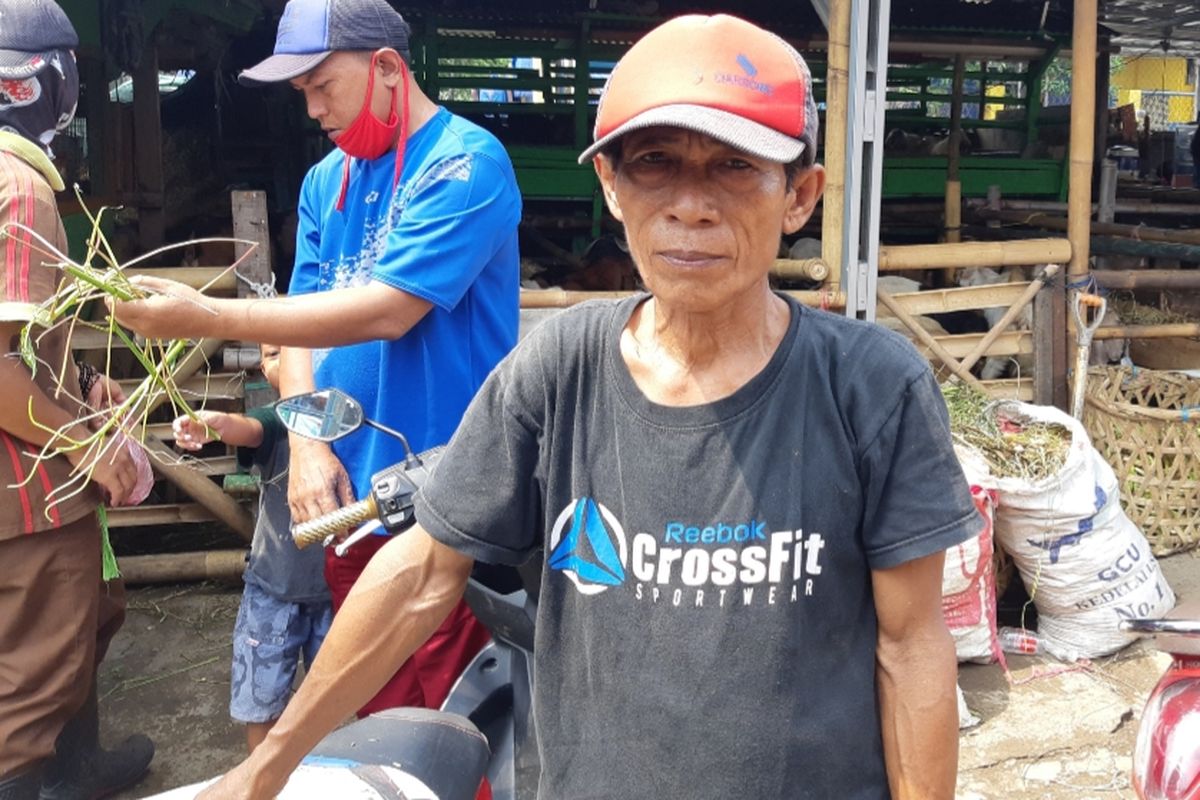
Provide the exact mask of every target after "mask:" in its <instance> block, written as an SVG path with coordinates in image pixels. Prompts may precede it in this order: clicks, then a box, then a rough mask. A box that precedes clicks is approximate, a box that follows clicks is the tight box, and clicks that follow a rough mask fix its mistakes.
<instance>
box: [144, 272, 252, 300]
mask: <svg viewBox="0 0 1200 800" xmlns="http://www.w3.org/2000/svg"><path fill="white" fill-rule="evenodd" d="M125 274H126V275H129V276H130V277H132V276H134V275H150V276H152V277H156V278H169V279H170V280H173V281H178V282H179V283H182V284H184V285H185V286H190V287H192V288H193V289H200V288H202V287H207V288H205V294H218V293H229V294H233V293H235V292H236V291H237V288H238V282H237V275H235V274H234V272H233V270H231V269H230V268H229V267H143V268H141V269H139V268H137V267H134V268H133V269H130V270H128V271H127V272H126V273H125Z"/></svg>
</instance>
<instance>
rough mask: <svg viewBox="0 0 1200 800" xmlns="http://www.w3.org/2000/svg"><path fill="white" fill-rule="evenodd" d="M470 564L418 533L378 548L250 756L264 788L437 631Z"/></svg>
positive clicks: (416, 530) (458, 595) (459, 593)
mask: <svg viewBox="0 0 1200 800" xmlns="http://www.w3.org/2000/svg"><path fill="white" fill-rule="evenodd" d="M471 563H472V562H471V560H470V559H468V558H466V557H465V556H461V555H459V554H457V553H455V552H453V551H451V550H449V549H448V548H446V547H444V546H443V545H440V544H438V543H436V542H435V541H434V540H433V539H431V538H430V537H429V536H428V535H427V534H426V533H425V532H424V531H422V530H421V529H420V528H413V529H412V530H410V531H408V532H407V533H405V534H404V535H403V536H400V537H398V538H397V539H395V540H393V541H392V542H389V543H388V544H387V546H385V547H384V548H383V549H382V550H380V551H379V554H378V555H377V556H376V557H375V558H373V559H372V560H371V563H370V564H368V565H367V568H366V570H365V571H364V572H363V574H362V575H361V576H360V577H359V579H358V581H357V582H356V583H355V584H354V588H353V590H352V591H351V592H350V596H349V597H348V598H347V600H346V603H345V605H343V606H342V608H341V609H340V610H339V611H338V614H337V616H336V617H335V618H334V622H333V627H332V628H331V629H330V632H329V635H328V636H327V637H326V639H325V642H324V644H322V645H321V649H320V652H319V654H318V655H317V658H316V660H315V662H314V663H313V666H312V669H311V670H310V671H309V673H308V674H307V675H306V676H305V679H304V682H303V683H302V684H301V686H300V691H299V692H297V694H296V696H295V697H294V698H292V700H291V701H290V702H289V703H288V706H287V709H286V710H285V711H284V713H283V716H282V717H280V719H279V722H278V723H277V724H276V725H275V727H274V728H273V729H272V731H271V733H270V735H269V736H268V737H267V739H266V741H265V742H264V743H263V744H262V745H260V746H259V747H258V748H257V749H255V751H254V753H253V755H252V756H251V758H250V762H251V763H252V764H254V765H255V766H257V767H258V768H259V769H261V770H262V775H263V777H264V783H263V784H262V785H263V786H264V787H268V788H270V789H272V790H273V789H274V787H275V786H277V785H279V783H280V782H281V781H282V780H283V778H284V776H286V775H287V774H289V773H290V772H291V771H292V769H294V768H295V766H296V765H297V764H298V763H299V762H300V760H301V759H302V758H303V757H304V756H305V755H306V754H307V753H308V751H309V750H311V749H312V748H313V746H315V745H316V744H317V742H319V741H320V739H321V738H322V737H323V736H325V734H327V733H329V732H330V731H331V730H333V729H334V728H335V727H336V726H338V725H339V724H341V723H342V722H343V721H344V720H345V719H346V717H348V716H349V715H350V714H352V713H354V712H355V711H357V710H358V709H359V708H361V707H362V706H363V705H365V704H366V702H367V701H368V700H370V699H371V698H372V697H373V696H374V695H375V693H376V692H378V690H379V689H380V688H381V687H382V686H383V685H384V684H385V683H386V682H387V681H388V679H389V678H391V677H392V675H393V674H394V673H395V672H396V670H397V669H398V668H399V667H400V665H401V664H403V663H404V661H405V660H407V659H408V657H409V656H410V655H411V654H412V653H413V651H415V650H416V649H417V647H419V646H420V645H421V644H422V643H423V642H425V641H426V640H427V639H428V638H429V636H430V635H432V634H433V632H434V631H435V630H436V629H437V626H438V625H440V624H441V623H442V621H443V620H444V619H445V618H446V616H447V615H448V614H449V613H450V611H451V609H453V607H454V605H455V603H457V602H458V600H459V599H460V598H461V597H462V593H463V589H464V588H465V586H466V582H467V577H468V575H469V574H470V569H471Z"/></svg>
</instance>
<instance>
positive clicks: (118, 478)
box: [65, 436, 138, 507]
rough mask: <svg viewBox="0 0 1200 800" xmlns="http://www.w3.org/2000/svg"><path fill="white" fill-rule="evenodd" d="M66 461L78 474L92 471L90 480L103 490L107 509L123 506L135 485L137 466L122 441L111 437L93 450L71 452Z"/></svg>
mask: <svg viewBox="0 0 1200 800" xmlns="http://www.w3.org/2000/svg"><path fill="white" fill-rule="evenodd" d="M65 455H66V457H67V459H68V460H69V461H70V462H71V463H72V464H73V465H74V466H75V468H76V469H77V470H79V471H81V472H85V473H86V472H87V471H88V470H91V473H92V474H91V479H92V480H93V481H95V482H96V483H97V484H98V485H99V486H100V488H101V489H103V490H104V494H105V499H106V501H107V502H108V504H109V505H110V506H114V507H115V506H121V505H124V504H125V502H126V501H127V500H128V498H129V496H130V494H131V493H132V492H133V490H134V488H135V487H136V486H137V477H138V475H137V464H136V463H135V462H134V460H133V456H131V455H130V454H129V450H128V449H127V448H126V446H125V443H124V440H123V439H121V438H119V437H114V436H110V437H107V438H105V439H104V440H103V441H102V442H97V443H96V444H95V445H93V446H92V447H88V448H82V449H78V450H70V451H68V452H67V453H65Z"/></svg>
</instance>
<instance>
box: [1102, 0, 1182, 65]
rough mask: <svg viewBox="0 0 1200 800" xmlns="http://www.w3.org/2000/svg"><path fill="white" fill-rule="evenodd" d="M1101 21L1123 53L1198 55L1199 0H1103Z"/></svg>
mask: <svg viewBox="0 0 1200 800" xmlns="http://www.w3.org/2000/svg"><path fill="white" fill-rule="evenodd" d="M1100 23H1101V24H1102V25H1103V26H1104V27H1105V28H1108V29H1109V30H1110V31H1112V32H1113V43H1114V44H1116V45H1118V46H1119V47H1120V48H1121V51H1122V53H1123V54H1125V55H1138V54H1141V53H1149V52H1154V51H1159V52H1164V53H1169V54H1171V55H1179V56H1188V57H1191V58H1200V3H1196V2H1178V1H1177V0H1102V2H1101V8H1100Z"/></svg>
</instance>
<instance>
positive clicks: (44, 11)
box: [0, 0, 79, 80]
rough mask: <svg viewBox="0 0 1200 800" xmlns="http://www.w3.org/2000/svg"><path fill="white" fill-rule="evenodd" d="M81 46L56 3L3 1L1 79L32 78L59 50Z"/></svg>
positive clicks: (0, 9) (0, 15)
mask: <svg viewBox="0 0 1200 800" xmlns="http://www.w3.org/2000/svg"><path fill="white" fill-rule="evenodd" d="M78 46H79V35H78V34H77V33H75V26H74V25H72V24H71V20H69V19H67V15H66V12H64V11H63V10H62V9H61V8H59V6H58V4H57V3H55V2H54V0H0V78H3V79H5V80H24V79H25V78H30V77H33V76H34V75H36V74H38V73H39V72H41V71H42V70H43V69H44V68H45V67H46V65H47V64H49V63H50V57H51V56H52V55H53V54H54V52H55V51H56V50H72V49H74V48H76V47H78Z"/></svg>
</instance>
